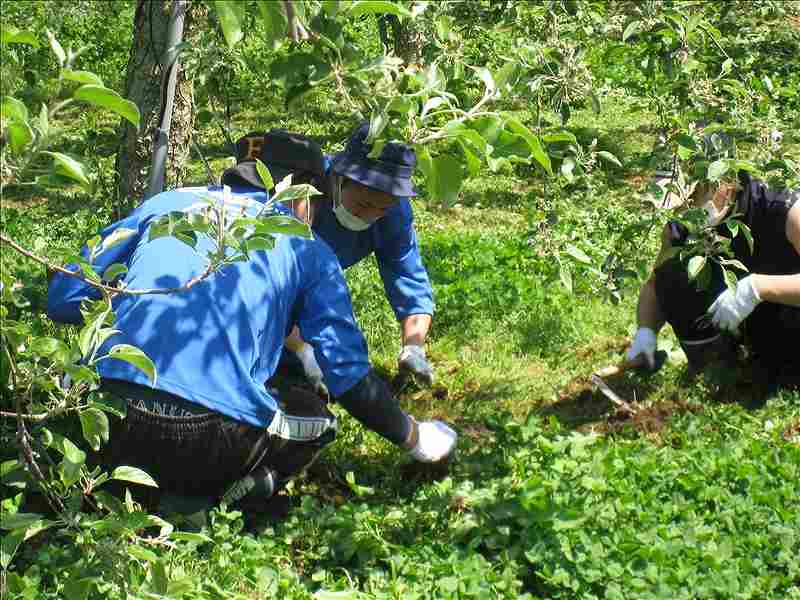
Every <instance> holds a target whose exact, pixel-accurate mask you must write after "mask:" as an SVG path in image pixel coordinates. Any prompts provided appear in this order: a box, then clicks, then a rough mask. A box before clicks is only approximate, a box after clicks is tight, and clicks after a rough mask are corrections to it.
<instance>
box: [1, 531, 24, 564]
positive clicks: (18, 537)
mask: <svg viewBox="0 0 800 600" xmlns="http://www.w3.org/2000/svg"><path fill="white" fill-rule="evenodd" d="M24 539H25V532H24V531H21V530H17V531H12V532H11V533H7V534H6V535H4V536H3V537H2V538H0V567H2V568H3V570H5V569H8V565H10V564H11V559H12V558H14V554H16V552H17V548H19V545H20V544H21V543H22V540H24Z"/></svg>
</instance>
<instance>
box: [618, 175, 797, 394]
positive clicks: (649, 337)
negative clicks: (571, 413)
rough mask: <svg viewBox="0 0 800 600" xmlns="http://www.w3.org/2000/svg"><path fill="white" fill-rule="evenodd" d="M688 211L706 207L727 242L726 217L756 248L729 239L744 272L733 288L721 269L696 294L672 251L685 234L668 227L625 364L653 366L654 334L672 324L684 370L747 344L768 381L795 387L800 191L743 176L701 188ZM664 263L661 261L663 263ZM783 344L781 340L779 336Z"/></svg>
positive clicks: (681, 229) (642, 296) (641, 299)
mask: <svg viewBox="0 0 800 600" xmlns="http://www.w3.org/2000/svg"><path fill="white" fill-rule="evenodd" d="M692 199H693V206H703V207H704V208H705V209H706V211H707V213H708V215H709V224H710V225H712V226H715V227H717V229H716V233H717V234H718V235H721V236H725V237H728V238H730V237H731V233H730V231H729V230H728V229H727V227H722V226H720V224H721V223H722V221H723V220H724V219H726V218H727V217H728V216H730V215H734V214H735V215H739V216H738V218H739V219H740V220H741V221H742V222H743V223H744V224H745V225H747V226H748V227H749V228H750V231H751V233H752V237H753V250H752V252H751V250H750V247H749V244H748V242H747V240H746V239H745V236H744V235H743V234H739V235H738V236H736V237H735V238H734V239H733V240H732V249H733V251H734V253H735V257H736V259H737V260H739V261H740V262H741V263H743V264H744V265H745V266H746V267H747V269H748V271H749V273H748V274H747V275H746V276H745V277H743V278H742V279H741V280H740V281H739V283H738V284H737V286H736V288H735V289H733V290H731V289H728V288H727V286H726V285H725V282H724V279H723V277H722V272H721V269H719V268H718V267H715V268H714V269H713V271H712V278H711V279H712V285H711V286H710V287H709V288H707V289H698V287H697V284H696V282H693V281H690V279H689V276H688V272H687V268H686V265H685V264H683V263H682V261H681V259H680V258H679V257H677V256H673V257H672V258H666V257H667V256H668V255H669V254H672V251H671V249H672V248H673V247H675V246H679V245H681V244H683V243H684V242H685V239H686V234H687V230H686V229H685V228H684V227H683V226H682V225H681V224H680V223H677V222H671V223H668V224H667V226H666V227H665V229H664V232H663V234H662V248H661V253H660V254H659V259H658V260H657V263H656V267H655V269H654V271H653V274H652V276H651V277H650V279H649V280H648V281H647V282H646V283H645V284H644V286H643V287H642V289H641V292H640V295H639V305H638V309H637V321H638V326H639V328H638V330H637V332H636V336H635V338H634V341H633V344H632V346H631V348H630V349H629V350H628V353H627V359H628V360H629V361H641V362H645V363H647V364H648V365H649V366H650V367H652V366H653V363H654V357H655V352H656V347H657V343H656V337H657V333H658V331H659V330H660V329H661V327H662V326H663V325H664V323H665V322H668V323H670V325H671V326H672V328H673V330H674V331H675V334H676V336H677V337H678V339H679V341H680V344H681V347H682V348H683V350H684V352H685V353H686V355H687V358H688V360H689V366H690V368H691V369H692V370H693V371H699V370H701V369H702V368H703V367H705V366H706V365H707V364H708V363H709V362H710V361H711V360H713V359H714V358H720V357H726V356H727V357H730V356H732V355H734V354H735V344H736V340H737V338H738V341H740V342H741V343H744V344H745V345H746V346H747V347H748V348H749V350H750V351H751V352H752V354H753V356H754V361H755V366H756V368H757V370H758V371H759V372H761V373H762V374H764V376H765V377H766V379H767V383H769V384H770V385H772V386H773V387H774V386H776V385H782V384H784V385H786V384H788V385H797V383H798V382H800V350H798V343H797V340H799V339H800V201H798V200H799V199H800V192H798V191H789V190H783V191H771V190H769V189H768V188H767V186H766V185H765V184H764V183H763V182H761V181H758V180H755V179H751V178H750V176H749V175H747V174H746V173H741V174H740V175H739V185H738V187H737V185H736V183H735V182H728V183H726V184H722V185H721V186H719V187H716V186H709V185H700V186H698V188H697V189H696V190H695V193H694V194H693V198H692ZM665 258H666V259H665ZM778 336H779V337H780V339H783V340H786V343H787V344H788V346H787V345H784V344H783V343H781V342H780V341H779V340H778V339H777V337H778Z"/></svg>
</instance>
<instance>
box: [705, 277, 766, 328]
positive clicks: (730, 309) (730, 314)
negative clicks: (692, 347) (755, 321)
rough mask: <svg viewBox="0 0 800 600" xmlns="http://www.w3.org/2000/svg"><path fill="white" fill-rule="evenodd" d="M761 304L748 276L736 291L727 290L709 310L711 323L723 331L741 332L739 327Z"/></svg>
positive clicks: (740, 282) (741, 281)
mask: <svg viewBox="0 0 800 600" xmlns="http://www.w3.org/2000/svg"><path fill="white" fill-rule="evenodd" d="M760 302H761V297H760V296H759V295H758V290H757V289H756V286H755V285H754V284H753V278H752V276H750V275H748V276H747V277H745V278H744V279H741V280H740V281H739V283H737V284H736V289H734V290H731V289H730V288H727V289H726V290H725V291H724V292H722V293H721V294H720V295H719V296H717V299H716V300H714V303H713V304H712V305H711V306H710V307H709V308H708V312H709V314H710V315H711V323H712V324H713V325H714V326H715V327H716V328H717V329H719V330H721V331H729V332H731V333H738V332H739V325H741V324H742V321H744V320H745V319H746V318H747V317H749V316H750V313H752V312H753V311H754V310H755V309H756V306H758V305H759V303H760Z"/></svg>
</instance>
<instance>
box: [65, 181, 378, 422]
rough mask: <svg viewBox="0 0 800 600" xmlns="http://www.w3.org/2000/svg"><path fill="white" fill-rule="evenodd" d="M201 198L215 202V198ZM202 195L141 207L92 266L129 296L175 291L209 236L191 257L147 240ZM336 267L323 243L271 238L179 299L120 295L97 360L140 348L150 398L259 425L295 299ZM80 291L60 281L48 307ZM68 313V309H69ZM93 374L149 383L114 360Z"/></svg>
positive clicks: (163, 198) (243, 209) (195, 273)
mask: <svg viewBox="0 0 800 600" xmlns="http://www.w3.org/2000/svg"><path fill="white" fill-rule="evenodd" d="M210 195H211V197H213V198H215V200H217V201H218V202H222V199H221V194H219V193H217V192H212V193H211V194H210ZM204 196H206V197H207V196H209V193H208V192H207V191H206V190H203V189H196V190H190V189H184V190H176V191H171V192H166V193H164V194H160V195H158V196H156V197H154V198H152V199H150V200H149V201H148V202H146V203H144V204H143V205H142V206H140V207H139V208H138V209H137V210H136V211H135V212H134V214H132V215H131V216H130V217H129V218H128V219H126V220H125V221H123V222H120V223H119V224H118V226H117V229H121V228H123V227H125V228H131V229H136V230H137V235H136V236H134V237H132V238H131V239H130V241H129V243H127V244H125V245H120V246H118V247H115V248H112V249H111V250H109V251H108V255H105V254H101V255H100V260H101V261H102V262H101V265H102V264H110V262H109V261H110V260H114V261H121V262H125V263H127V266H128V273H127V274H126V275H125V278H124V283H125V285H126V286H127V287H129V288H132V289H150V288H174V287H180V286H182V285H184V284H186V283H187V282H189V281H191V280H192V279H193V278H195V277H199V276H200V275H201V274H202V273H203V272H204V271H205V269H206V267H207V264H208V260H207V258H206V254H207V253H208V252H213V251H214V250H215V242H213V241H212V239H211V238H210V237H208V236H198V241H197V246H196V248H195V249H192V248H191V247H189V246H188V245H187V244H185V243H183V242H181V241H179V240H177V239H175V238H174V237H169V236H165V237H159V238H157V239H152V240H150V239H148V238H149V231H150V225H151V223H152V221H153V219H154V218H155V217H158V216H160V215H163V214H167V213H169V212H171V211H181V212H184V213H191V212H198V211H202V210H207V208H208V205H207V200H205V199H204ZM261 196H264V194H261ZM264 199H265V198H264ZM262 200H263V199H262V198H260V197H259V195H258V194H250V195H233V196H232V198H231V200H230V201H229V202H228V203H227V204H226V207H225V210H226V211H227V214H228V217H229V218H235V217H236V216H241V215H242V214H245V213H246V214H250V215H251V216H252V215H254V214H256V213H257V212H258V211H259V210H260V209H261V208H262V202H261V201H262ZM276 210H278V209H276ZM112 255H113V256H112ZM335 267H336V261H335V259H333V257H332V254H331V253H330V250H328V249H327V247H326V246H325V244H324V242H321V241H318V240H304V239H302V238H298V237H290V236H283V235H280V236H278V238H277V240H276V244H275V248H274V249H273V250H269V251H255V252H251V253H250V259H249V260H248V261H242V262H234V263H232V264H228V265H226V266H225V267H223V268H222V269H221V270H220V271H219V272H217V273H214V274H213V275H212V276H211V277H209V278H208V279H206V280H205V281H202V282H201V283H199V284H197V285H195V286H193V287H191V288H190V289H189V290H186V291H184V292H180V293H174V294H148V295H136V296H131V295H119V296H118V297H117V298H116V299H115V301H114V309H115V312H116V314H117V320H116V323H115V328H116V329H119V330H120V333H119V334H117V335H115V336H112V337H111V338H110V339H109V340H108V341H107V342H106V344H105V345H104V348H103V349H102V351H105V350H107V349H108V348H109V347H110V346H111V345H114V344H118V343H125V344H131V345H134V346H136V347H138V348H141V349H142V350H143V351H144V352H145V353H146V354H147V355H148V356H149V357H150V358H151V359H152V360H153V361H154V363H155V366H156V369H157V373H158V381H157V383H156V387H157V388H158V389H161V390H164V391H166V392H169V393H172V394H176V395H179V396H181V397H183V398H185V399H187V400H189V401H191V402H195V403H197V404H200V405H202V406H205V407H207V408H210V409H212V410H217V411H220V412H222V413H223V414H226V415H228V416H230V417H232V418H234V419H237V420H241V421H245V422H247V423H251V424H253V425H259V426H268V425H269V423H270V420H271V419H272V418H273V416H274V413H275V409H276V403H275V400H274V398H272V397H271V396H270V395H269V393H268V392H267V390H266V389H265V388H264V383H265V382H266V380H267V379H268V378H269V377H270V376H271V375H272V374H273V373H274V372H275V368H276V365H277V362H278V359H279V356H280V349H281V347H282V344H283V340H284V338H285V336H286V333H287V331H288V329H289V326H290V318H292V310H293V307H294V304H295V302H296V300H297V297H298V293H299V291H300V290H301V289H302V290H305V291H307V290H308V289H309V288H311V287H312V286H314V285H316V284H317V283H318V282H319V281H320V280H321V279H322V278H323V277H328V278H330V279H335V278H336V276H337V273H331V272H330V271H336V270H337V269H336V268H335ZM324 269H327V270H328V272H327V273H326V272H324ZM341 285H344V283H342V284H341ZM62 288H63V289H62ZM82 288H83V284H80V283H78V282H77V281H76V280H72V279H70V278H68V277H66V276H60V277H59V279H57V280H56V281H54V282H53V285H52V286H51V291H50V298H51V302H52V303H53V304H55V303H57V302H58V299H59V298H60V297H62V296H63V295H68V294H69V290H70V289H72V290H75V291H76V292H78V291H79V290H81V289H82ZM58 303H59V304H61V303H60V302H58ZM76 308H77V307H76V305H75V304H73V305H72V309H73V310H75V309H76ZM64 312H65V307H64V305H63V304H61V307H60V308H53V309H52V310H51V316H53V317H54V318H55V319H56V320H62V321H63V320H73V321H74V320H75V319H70V318H68V317H69V315H66V314H64ZM76 312H77V311H76ZM59 313H61V314H59ZM65 317H67V318H65ZM340 319H341V320H342V321H343V322H347V321H348V319H351V317H348V314H347V311H345V312H344V313H343V314H342V315H341V317H340ZM303 325H304V324H303V323H301V327H303ZM347 325H349V327H348V330H349V331H350V332H351V333H352V336H351V338H350V340H348V339H344V340H340V343H342V344H345V345H346V344H347V342H348V341H351V342H352V344H354V345H355V349H357V350H359V351H361V353H362V354H364V355H365V354H366V345H365V342H364V340H363V338H362V337H361V336H360V332H358V329H357V327H356V325H355V323H354V322H352V320H350V322H347ZM306 326H307V327H309V331H308V332H307V335H308V336H309V338H314V337H317V335H318V333H319V332H317V331H314V329H313V326H308V325H306ZM346 350H347V349H346V348H344V349H342V351H341V352H332V353H331V354H329V356H328V357H321V360H324V359H326V358H328V362H331V361H333V362H335V361H336V356H337V355H340V354H341V353H342V352H346ZM102 351H101V354H102ZM325 366H326V367H327V368H326V371H327V370H333V371H334V372H335V373H337V374H340V375H342V376H343V377H344V379H347V380H349V382H350V383H352V382H353V381H357V380H358V379H360V378H361V377H363V375H364V374H365V373H366V371H367V370H368V365H367V363H366V361H365V362H364V364H363V365H361V367H362V368H361V369H356V370H355V371H353V369H352V368H351V367H350V366H346V367H344V370H345V371H347V370H348V369H349V370H350V371H352V373H345V372H344V371H342V370H341V368H340V367H341V365H335V364H332V365H325ZM99 373H100V375H101V376H102V377H105V378H109V379H120V380H125V381H130V382H134V383H139V384H147V383H148V380H147V376H146V375H145V374H144V373H143V372H142V371H140V370H139V369H137V368H136V367H134V366H133V365H131V364H129V363H126V362H123V361H120V360H116V359H108V360H104V361H102V362H101V363H100V364H99ZM348 375H351V377H352V379H351V377H349V376H348Z"/></svg>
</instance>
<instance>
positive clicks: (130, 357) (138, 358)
mask: <svg viewBox="0 0 800 600" xmlns="http://www.w3.org/2000/svg"><path fill="white" fill-rule="evenodd" d="M102 358H116V359H117V360H124V361H125V362H127V363H130V364H132V365H133V366H134V367H137V368H138V369H141V370H142V371H144V373H145V375H147V377H148V378H149V379H150V383H151V384H152V385H155V384H156V381H157V378H158V374H157V373H156V366H155V365H154V364H153V361H152V360H150V357H148V356H147V355H146V354H145V353H144V352H142V351H141V350H140V349H139V348H137V347H135V346H131V345H130V344H117V345H116V346H113V347H112V348H111V349H110V350H109V351H108V354H107V355H105V356H103V357H102Z"/></svg>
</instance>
